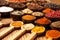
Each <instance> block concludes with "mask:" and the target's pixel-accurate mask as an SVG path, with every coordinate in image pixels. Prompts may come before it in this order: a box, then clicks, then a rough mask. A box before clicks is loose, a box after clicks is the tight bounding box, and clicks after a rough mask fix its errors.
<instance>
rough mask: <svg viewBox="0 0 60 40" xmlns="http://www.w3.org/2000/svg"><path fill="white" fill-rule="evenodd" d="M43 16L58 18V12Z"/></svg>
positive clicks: (59, 16) (59, 14) (59, 15)
mask: <svg viewBox="0 0 60 40" xmlns="http://www.w3.org/2000/svg"><path fill="white" fill-rule="evenodd" d="M45 16H46V17H48V18H60V12H59V11H53V12H50V13H47V14H46V15H45Z"/></svg>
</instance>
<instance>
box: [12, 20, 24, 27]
mask: <svg viewBox="0 0 60 40" xmlns="http://www.w3.org/2000/svg"><path fill="white" fill-rule="evenodd" d="M11 25H12V26H15V27H19V26H22V25H23V22H21V21H14V22H12V23H11Z"/></svg>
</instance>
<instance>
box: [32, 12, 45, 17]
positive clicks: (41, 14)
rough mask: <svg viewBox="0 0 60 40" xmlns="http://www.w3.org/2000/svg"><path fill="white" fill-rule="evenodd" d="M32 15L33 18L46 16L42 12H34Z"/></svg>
mask: <svg viewBox="0 0 60 40" xmlns="http://www.w3.org/2000/svg"><path fill="white" fill-rule="evenodd" d="M32 15H33V16H43V15H44V14H43V13H41V12H33V13H32Z"/></svg>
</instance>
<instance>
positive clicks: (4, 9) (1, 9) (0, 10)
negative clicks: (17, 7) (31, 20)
mask: <svg viewBox="0 0 60 40" xmlns="http://www.w3.org/2000/svg"><path fill="white" fill-rule="evenodd" d="M10 11H13V8H10V7H5V6H3V7H0V12H10Z"/></svg>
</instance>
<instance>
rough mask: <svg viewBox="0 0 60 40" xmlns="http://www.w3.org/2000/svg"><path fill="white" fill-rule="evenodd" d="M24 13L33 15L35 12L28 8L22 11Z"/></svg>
mask: <svg viewBox="0 0 60 40" xmlns="http://www.w3.org/2000/svg"><path fill="white" fill-rule="evenodd" d="M22 12H23V13H25V14H32V12H33V11H32V10H30V9H28V8H27V9H24V10H22Z"/></svg>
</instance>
